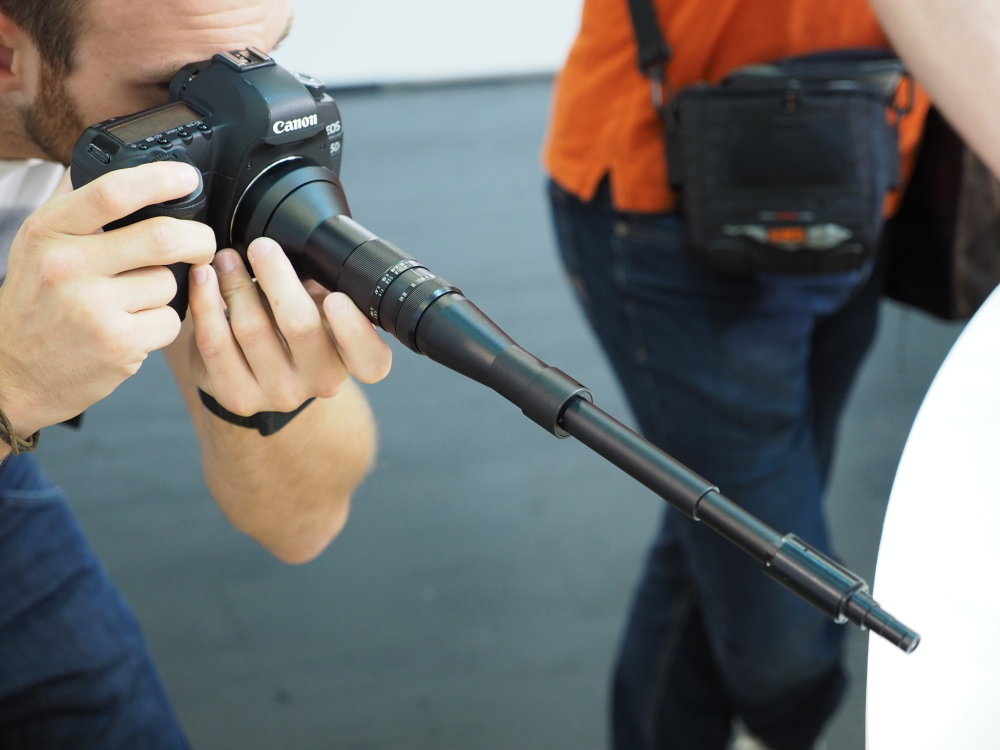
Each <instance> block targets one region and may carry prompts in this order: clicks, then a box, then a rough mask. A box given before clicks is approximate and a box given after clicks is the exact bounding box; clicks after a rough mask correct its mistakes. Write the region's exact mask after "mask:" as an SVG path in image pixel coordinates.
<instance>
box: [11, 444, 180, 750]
mask: <svg viewBox="0 0 1000 750" xmlns="http://www.w3.org/2000/svg"><path fill="white" fill-rule="evenodd" d="M0 747H2V748H4V750H49V749H52V750H56V749H58V750H62V749H63V748H74V750H91V749H93V750H96V749H97V748H100V749H101V750H119V749H121V750H125V749H126V748H128V750H154V749H155V750H168V749H170V750H177V749H178V748H187V747H188V743H187V741H186V740H185V738H184V735H183V733H182V732H181V730H180V728H179V726H178V724H177V720H176V718H175V717H174V715H173V711H172V709H171V708H170V705H169V703H168V701H167V697H166V695H165V693H164V690H163V687H162V686H161V684H160V680H159V677H158V676H157V674H156V670H155V669H154V667H153V665H152V662H151V660H150V657H149V654H148V652H147V650H146V645H145V643H144V641H143V637H142V634H141V633H140V631H139V626H138V624H137V622H136V620H135V617H134V616H133V615H132V613H131V612H130V611H129V608H128V606H127V605H126V604H125V602H124V601H123V600H122V598H121V597H120V595H119V594H118V592H117V591H116V590H115V588H114V586H113V585H112V584H111V582H110V581H109V580H108V578H107V576H106V575H105V573H104V571H103V570H102V568H101V566H100V564H99V563H98V561H97V559H96V558H95V557H94V554H93V552H92V551H91V550H90V548H89V547H88V545H87V542H86V540H85V539H84V537H83V534H82V532H81V531H80V528H79V526H78V524H77V522H76V520H75V518H74V517H73V514H72V513H71V511H70V510H69V507H68V506H67V504H66V501H65V499H64V498H63V496H62V494H61V493H60V491H59V490H58V489H56V488H55V487H53V486H51V485H50V484H49V483H48V481H47V480H46V479H45V477H44V476H43V475H42V473H41V471H40V470H39V468H38V465H37V463H36V462H35V461H34V460H33V459H32V458H31V457H30V456H11V457H10V458H9V459H8V461H7V462H6V463H5V464H4V466H3V468H2V469H0Z"/></svg>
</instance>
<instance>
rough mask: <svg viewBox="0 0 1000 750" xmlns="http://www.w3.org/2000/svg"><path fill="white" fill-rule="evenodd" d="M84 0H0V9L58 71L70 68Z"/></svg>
mask: <svg viewBox="0 0 1000 750" xmlns="http://www.w3.org/2000/svg"><path fill="white" fill-rule="evenodd" d="M85 2H86V0H0V12H2V13H4V14H5V15H6V16H7V17H8V18H10V19H11V20H12V21H13V22H14V23H16V24H17V25H18V26H20V27H21V28H22V29H24V30H25V31H26V32H28V34H29V35H30V36H31V38H32V40H34V42H35V46H37V47H38V51H39V52H40V53H41V55H42V59H43V60H44V61H45V62H47V63H48V64H49V65H50V66H51V67H52V69H53V70H55V71H56V72H57V73H60V74H64V73H69V72H70V71H71V70H72V69H73V62H74V54H75V52H76V39H77V35H78V34H79V32H80V24H81V18H82V16H83V6H84V3H85Z"/></svg>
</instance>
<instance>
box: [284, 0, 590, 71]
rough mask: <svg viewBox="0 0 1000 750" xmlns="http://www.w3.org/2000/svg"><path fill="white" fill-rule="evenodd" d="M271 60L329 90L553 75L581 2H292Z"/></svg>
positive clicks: (570, 39) (523, 0)
mask: <svg viewBox="0 0 1000 750" xmlns="http://www.w3.org/2000/svg"><path fill="white" fill-rule="evenodd" d="M292 2H293V6H294V8H295V16H296V20H295V26H294V27H293V30H292V33H291V35H290V36H289V38H288V39H287V40H286V41H285V43H284V44H283V45H282V46H281V48H280V49H279V50H278V51H277V52H276V53H275V58H276V59H277V60H278V62H279V63H280V64H281V65H283V66H284V67H286V68H291V69H293V70H298V71H302V72H306V73H311V74H312V75H314V76H316V77H317V78H320V79H322V80H324V81H326V82H328V83H334V84H340V85H344V84H367V83H386V82H388V83H395V82H413V81H434V80H450V79H461V78H469V77H480V76H495V75H506V74H523V73H539V72H551V71H554V70H555V69H556V68H557V67H558V66H559V65H560V64H561V62H562V60H563V58H564V57H565V55H566V52H567V50H568V49H569V45H570V43H571V41H572V39H573V36H574V35H575V33H576V31H577V29H578V27H579V15H580V7H581V5H582V0H504V1H503V2H485V1H484V0H353V1H350V2H349V1H348V0H292Z"/></svg>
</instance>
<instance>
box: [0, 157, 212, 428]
mask: <svg viewBox="0 0 1000 750" xmlns="http://www.w3.org/2000/svg"><path fill="white" fill-rule="evenodd" d="M196 180H197V174H196V172H195V171H194V169H193V168H192V167H190V166H188V165H184V164H179V163H176V162H157V163H153V164H144V165H142V166H139V167H134V168H131V169H122V170H118V171H114V172H110V173H108V174H106V175H104V176H102V177H100V178H98V179H96V180H94V181H93V182H91V183H89V184H87V185H85V186H83V187H81V188H80V189H78V190H75V191H73V192H70V193H66V194H63V195H57V196H55V197H54V198H52V199H51V200H49V201H48V202H47V203H45V204H44V205H43V206H42V207H41V208H40V209H38V210H37V211H36V212H35V213H33V214H32V215H31V216H29V217H28V219H27V220H26V221H25V222H24V224H23V225H22V226H21V229H20V231H19V232H18V233H17V236H16V237H15V238H14V242H13V244H12V246H11V251H10V260H9V262H8V267H7V278H6V280H5V281H4V282H3V286H2V287H0V408H2V409H3V411H4V413H5V414H6V415H7V417H8V418H9V419H10V421H11V423H12V425H13V427H14V429H15V430H16V431H17V432H18V433H19V434H21V435H22V436H23V437H27V436H28V435H31V434H32V433H33V432H35V431H36V430H38V429H41V428H42V427H46V426H48V425H50V424H56V423H58V422H62V421H64V420H66V419H70V418H72V417H74V416H76V415H77V414H80V413H81V412H83V411H84V410H85V409H86V408H87V407H89V406H91V405H92V404H94V403H96V402H97V401H100V400H101V399H103V398H104V397H106V396H107V395H108V394H110V393H111V392H112V391H113V390H115V388H117V387H118V385H120V384H121V383H122V381H124V380H125V379H126V378H128V377H130V376H131V375H134V374H135V373H136V372H137V371H138V370H139V367H140V366H141V365H142V363H143V361H145V359H146V357H147V356H148V354H149V352H151V351H153V350H155V349H160V348H162V347H164V346H166V345H167V344H169V343H170V342H172V341H173V340H174V339H175V338H176V337H177V334H178V332H179V331H180V325H181V324H180V319H179V318H178V316H177V313H176V312H175V311H174V310H173V309H172V308H170V307H169V306H168V303H169V302H170V301H171V300H172V299H173V297H174V295H175V294H176V292H177V283H176V281H175V279H174V276H173V274H172V273H171V272H170V270H169V269H168V268H166V266H167V265H169V264H172V263H178V262H183V263H191V264H202V263H209V262H211V260H212V257H213V256H214V254H215V249H216V247H215V237H214V235H213V233H212V230H211V229H210V228H209V227H208V226H206V225H205V224H201V223H198V222H194V221H182V220H180V219H172V218H167V217H158V218H154V219H147V220H145V221H141V222H138V223H136V224H132V225H130V226H127V227H123V228H120V229H115V230H113V231H109V232H102V231H101V228H102V227H103V226H104V225H106V224H109V223H111V222H113V221H117V220H118V219H122V218H124V217H126V216H128V215H129V214H131V213H133V212H135V211H137V210H139V209H140V208H143V207H145V206H148V205H152V204H154V203H161V202H164V201H169V200H173V199H176V198H180V197H182V196H184V195H186V194H188V193H190V192H191V191H192V190H194V189H195V187H196V186H197V182H196Z"/></svg>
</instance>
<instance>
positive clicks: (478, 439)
mask: <svg viewBox="0 0 1000 750" xmlns="http://www.w3.org/2000/svg"><path fill="white" fill-rule="evenodd" d="M549 94H550V82H549V81H547V80H527V81H517V82H512V83H506V84H482V85H470V86H454V87H445V88H426V89H422V88H416V89H401V90H382V91H378V92H369V93H364V92H360V93H359V92H355V93H351V94H349V95H344V96H342V97H341V98H340V101H341V106H342V110H343V115H344V121H345V126H346V132H347V145H346V152H345V166H344V173H343V177H344V180H345V183H346V186H347V189H348V195H349V196H350V198H351V201H352V206H353V210H354V213H355V217H356V218H357V219H358V220H359V221H361V222H362V223H364V224H366V225H367V226H369V227H370V228H371V229H373V230H374V231H376V232H378V233H379V234H381V235H382V236H384V237H386V238H387V239H390V240H392V241H394V242H396V243H397V244H399V245H401V246H403V247H405V248H406V249H407V250H409V251H410V252H411V253H412V254H413V255H414V256H415V257H417V258H420V259H422V260H423V261H424V262H426V264H427V265H428V266H430V267H431V268H433V269H434V270H435V271H436V272H437V273H439V274H441V275H442V276H445V277H446V278H448V279H450V280H452V281H453V282H455V283H457V284H459V285H460V286H462V287H463V288H464V290H465V292H466V294H467V295H468V296H469V297H471V298H472V299H473V300H474V301H476V302H477V303H478V304H479V305H480V307H482V308H483V309H484V310H486V311H487V312H488V313H489V314H490V315H491V316H492V317H493V318H494V319H495V320H496V321H497V322H498V323H500V324H501V325H502V326H503V327H504V328H505V329H506V330H507V331H508V332H509V333H511V335H513V336H514V337H515V338H516V339H518V340H519V341H520V342H521V343H522V344H523V345H524V346H525V347H526V348H527V349H529V350H530V351H532V352H534V353H535V354H537V355H538V356H540V357H541V358H543V359H545V360H546V361H548V362H549V363H551V364H553V365H555V366H558V367H560V368H562V369H563V370H566V371H567V372H569V373H571V374H572V375H574V376H575V377H577V378H578V379H579V380H581V381H582V382H584V383H586V384H587V385H588V386H590V387H591V389H592V390H593V392H594V393H595V395H596V398H597V401H598V403H599V404H600V405H601V406H603V407H604V408H605V409H606V410H607V411H609V412H611V413H612V414H615V415H617V416H619V417H621V418H624V419H626V420H628V419H629V418H628V415H627V411H626V409H625V406H624V404H623V400H622V398H621V395H620V393H619V392H618V390H617V388H616V385H615V383H614V381H613V380H612V378H611V376H610V374H609V371H608V369H607V367H606V365H605V363H604V362H603V361H602V360H601V357H600V356H599V354H598V351H597V348H596V346H595V343H594V341H593V339H592V338H591V336H590V334H589V332H588V330H587V329H586V327H585V325H584V323H583V321H582V319H581V316H580V314H579V312H578V311H577V309H576V307H575V305H574V302H573V300H572V299H571V297H570V295H569V293H568V291H567V287H566V284H565V282H564V280H563V278H562V277H561V274H560V270H559V267H558V264H557V262H556V259H555V253H554V249H553V243H552V239H551V236H550V230H549V226H548V223H547V215H546V211H545V205H544V202H543V192H542V190H543V175H542V171H541V168H540V165H539V151H540V147H541V142H542V138H543V133H544V122H545V118H546V114H547V111H548V106H549ZM957 333H958V328H957V327H956V326H952V325H942V324H938V323H935V322H933V321H930V320H929V319H927V318H925V317H923V316H921V315H919V314H916V313H912V312H904V311H901V310H899V309H898V308H896V307H894V306H892V305H886V308H885V315H884V319H883V326H882V329H881V333H880V337H879V339H878V343H877V346H876V349H875V351H874V352H873V354H872V356H871V358H870V360H869V361H868V364H867V366H866V367H865V369H864V371H863V373H862V377H861V381H860V383H859V385H858V387H857V389H856V392H855V394H854V397H853V399H852V402H851V405H850V408H849V411H848V413H847V417H846V423H845V425H844V429H843V435H842V449H841V452H840V454H839V460H838V464H837V472H836V476H835V478H834V481H833V486H832V490H831V493H830V502H829V510H830V515H831V519H832V522H833V524H834V526H835V533H836V536H837V540H838V546H839V550H840V552H841V554H842V555H843V557H844V558H845V559H846V560H847V562H848V564H849V565H850V566H851V567H852V568H853V569H854V570H855V571H857V572H859V573H861V574H862V575H863V576H865V577H867V578H868V580H871V577H872V572H873V567H874V561H875V555H876V550H877V543H878V538H879V529H880V525H881V518H882V511H883V507H884V504H885V501H886V498H887V496H888V492H889V488H890V483H891V480H892V476H893V471H894V467H895V464H896V461H897V459H898V456H899V453H900V450H901V448H902V444H903V441H904V439H905V436H906V433H907V429H908V426H909V424H910V422H911V420H912V418H913V415H914V413H915V410H916V409H917V407H918V405H919V402H920V398H921V396H922V394H923V393H924V391H925V389H926V387H927V385H928V383H929V382H930V379H931V378H932V377H933V373H934V371H935V369H936V367H937V364H938V363H939V361H940V360H941V358H942V357H943V355H944V354H945V353H946V351H947V349H948V347H949V346H950V344H951V342H952V341H953V339H954V337H955V336H956V334H957ZM395 355H396V359H395V368H394V371H393V373H392V375H391V376H390V378H389V379H388V380H387V381H385V382H383V383H381V384H378V385H376V386H373V387H371V388H369V389H368V393H369V396H370V398H371V401H372V403H373V405H374V408H375V411H376V413H377V416H378V421H379V424H380V428H381V434H382V438H381V443H382V447H381V454H380V458H379V461H378V466H377V469H376V471H375V472H374V473H373V475H372V476H371V477H370V478H369V479H368V480H367V481H366V482H365V484H364V485H363V486H362V487H361V489H360V491H359V492H358V493H357V496H356V500H355V504H354V511H353V515H352V519H351V521H350V523H349V525H348V527H347V529H346V530H345V532H344V534H343V535H342V537H341V538H339V539H338V540H337V541H336V542H335V543H334V544H333V546H332V547H331V548H330V549H329V551H328V552H327V553H325V554H324V555H323V556H322V557H321V558H320V559H319V560H317V561H316V562H314V563H312V564H309V565H307V566H304V567H286V566H283V565H282V564H280V563H278V562H276V561H274V560H272V559H270V558H269V557H268V555H267V554H265V553H264V552H262V551H261V550H259V549H258V548H257V547H256V546H255V545H254V544H252V543H251V542H249V541H248V540H246V539H245V538H243V537H242V536H241V535H240V534H239V533H237V532H236V531H234V530H232V529H231V528H230V527H229V526H228V525H227V524H226V523H225V521H224V520H223V519H222V518H221V516H220V513H219V512H218V511H217V510H216V509H215V508H214V506H213V505H212V504H211V502H210V500H209V499H208V497H207V494H206V491H205V489H204V486H203V484H202V482H201V479H200V475H199V467H198V459H197V455H196V453H195V451H194V449H193V448H192V446H191V444H190V438H191V432H190V427H189V426H188V424H187V422H186V419H185V416H184V414H183V408H182V406H181V403H180V399H179V397H178V395H177V393H176V390H175V388H174V386H173V384H172V381H170V379H169V377H168V376H167V373H166V367H165V365H164V363H163V361H162V359H161V358H159V357H154V358H152V359H151V360H150V362H149V363H148V364H147V365H146V366H145V367H144V369H143V371H142V373H140V375H139V376H137V377H136V378H134V379H133V380H131V381H129V382H128V383H126V384H125V385H123V386H122V387H121V388H120V389H119V391H118V392H117V393H115V394H114V395H113V396H112V397H111V398H109V399H108V400H107V401H105V402H104V403H102V404H100V405H98V406H96V407H95V408H93V409H92V410H91V411H90V413H88V415H87V420H86V426H85V429H84V430H83V431H82V433H81V434H74V433H71V432H70V431H68V430H62V429H59V430H55V429H53V430H49V431H47V433H46V435H45V436H44V440H43V444H42V448H41V455H42V457H43V460H45V462H46V464H47V467H48V469H49V473H50V475H51V476H53V477H54V478H55V479H56V480H57V481H58V482H59V483H61V484H62V485H63V486H65V487H66V488H67V490H68V491H69V493H70V495H71V497H72V498H73V501H74V504H75V507H76V509H77V510H78V512H79V515H80V517H81V519H82V522H83V524H84V526H85V528H86V529H87V531H88V533H89V535H90V537H91V539H92V541H93V544H94V546H95V547H96V548H97V550H98V551H99V553H100V555H101V556H102V558H103V559H104V561H105V563H106V565H107V567H108V568H109V569H110V571H111V572H112V574H113V576H114V577H115V578H116V579H117V581H118V583H119V584H120V586H121V588H122V589H123V590H124V592H125V593H126V595H127V597H128V598H129V600H130V601H131V603H132V604H133V606H134V607H135V609H136V611H137V612H138V614H139V617H140V618H141V620H142V622H143V623H144V625H145V628H146V632H147V635H148V638H149V641H150V645H151V648H152V650H153V652H154V654H155V656H156V657H157V660H158V662H159V664H160V667H161V670H162V673H163V676H164V679H165V681H166V683H167V685H168V688H169V690H170V692H171V694H172V696H173V698H174V701H175V704H176V708H177V711H178V713H179V714H180V717H181V719H182V720H183V722H184V724H185V725H186V727H187V729H188V731H189V733H190V736H191V738H192V740H193V742H194V744H195V746H196V747H198V748H213V749H215V750H225V749H227V748H234V749H235V748H239V749H240V750H246V749H247V748H254V749H256V748H268V749H271V748H273V749H275V750H320V749H321V748H338V749H343V750H390V749H391V750H396V749H400V750H403V749H405V750H421V749H424V748H427V749H431V748H434V749H443V750H468V749H469V748H476V750H513V748H518V749H521V748H532V749H534V748H539V749H542V748H552V749H553V750H555V749H560V750H562V749H565V748H574V749H575V750H590V749H597V748H601V747H603V746H604V736H605V685H606V677H607V673H608V669H609V665H610V662H611V658H612V653H613V649H614V645H615V641H616V638H617V633H618V630H619V628H620V626H621V623H622V618H623V613H624V610H625V605H626V601H627V599H628V596H629V591H630V588H631V586H632V583H633V579H634V577H635V574H636V571H637V569H638V566H639V562H640V558H641V556H642V554H643V551H644V548H645V546H646V544H647V542H648V540H649V537H650V534H651V530H652V528H653V525H654V523H655V521H656V519H657V517H658V514H659V511H660V506H661V501H660V500H659V499H658V498H656V497H654V496H653V495H651V494H650V493H649V492H648V491H646V490H644V489H643V488H641V487H640V486H638V485H637V484H635V483H634V482H633V481H632V480H631V479H629V478H627V477H626V476H625V475H624V474H621V473H620V472H618V470H616V469H614V468H612V467H611V466H610V465H607V464H605V463H604V462H603V461H602V460H601V459H599V458H598V457H596V456H595V455H594V454H592V453H590V452H589V451H588V450H587V449H585V448H584V447H583V446H581V445H580V444H578V443H575V442H573V441H571V440H569V441H560V440H556V439H554V438H552V437H550V436H548V435H547V434H546V433H544V432H543V431H542V430H541V429H540V428H538V427H536V426H535V425H534V424H533V423H531V422H529V421H527V420H526V419H525V418H524V417H523V416H522V415H521V414H520V412H519V411H518V410H517V409H515V408H514V407H512V406H510V405H509V404H507V403H506V402H504V401H503V400H501V399H500V398H499V397H498V396H496V395H495V394H493V393H492V392H491V391H488V390H487V389H485V388H483V387H482V386H479V385H477V384H475V383H473V382H471V381H467V380H464V379H463V378H461V377H460V376H458V375H455V374H453V373H451V372H449V371H447V370H445V369H444V368H442V367H440V366H439V365H436V364H434V363H432V362H429V361H427V360H424V359H422V358H420V357H417V356H416V355H414V354H412V353H411V352H409V351H408V350H405V349H403V348H401V347H397V348H396V351H395ZM736 499H737V500H738V498H736ZM784 531H793V530H792V529H786V530H784ZM876 594H877V592H876ZM883 604H885V605H886V606H887V607H888V608H889V609H890V611H892V609H893V608H892V606H891V605H892V602H891V601H883ZM895 614H898V615H900V616H902V617H904V618H905V612H898V611H897V612H895ZM913 625H915V626H917V627H918V628H919V623H913ZM850 643H851V645H850V667H851V672H852V674H853V683H852V689H851V692H850V694H849V696H848V699H847V701H846V702H845V705H844V707H843V709H842V711H841V712H840V714H839V715H838V717H837V719H836V720H835V722H834V723H833V725H832V726H831V728H830V732H829V737H828V740H829V742H828V746H829V747H830V748H835V749H836V750H861V748H862V747H863V716H864V714H863V712H864V653H865V647H866V636H864V635H862V634H861V633H859V632H853V633H852V634H851V639H850Z"/></svg>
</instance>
